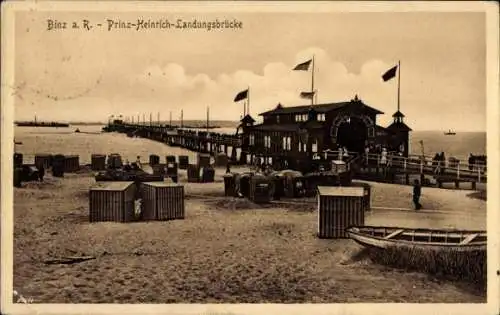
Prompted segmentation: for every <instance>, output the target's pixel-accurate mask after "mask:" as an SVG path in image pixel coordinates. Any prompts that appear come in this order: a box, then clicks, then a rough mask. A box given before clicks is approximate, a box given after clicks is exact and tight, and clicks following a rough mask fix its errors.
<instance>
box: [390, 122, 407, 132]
mask: <svg viewBox="0 0 500 315" xmlns="http://www.w3.org/2000/svg"><path fill="white" fill-rule="evenodd" d="M387 129H390V130H391V131H412V130H411V128H410V127H408V126H407V125H406V124H405V123H404V122H393V123H392V124H391V125H390V126H389V127H387Z"/></svg>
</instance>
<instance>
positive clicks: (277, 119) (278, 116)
mask: <svg viewBox="0 0 500 315" xmlns="http://www.w3.org/2000/svg"><path fill="white" fill-rule="evenodd" d="M276 122H277V123H278V124H279V123H280V115H276Z"/></svg>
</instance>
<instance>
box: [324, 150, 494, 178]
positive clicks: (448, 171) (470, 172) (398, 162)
mask: <svg viewBox="0 0 500 315" xmlns="http://www.w3.org/2000/svg"><path fill="white" fill-rule="evenodd" d="M342 155H343V159H344V160H348V159H352V158H353V156H359V159H356V160H355V161H358V164H359V166H360V167H362V168H379V169H386V170H387V169H390V170H392V171H395V172H399V173H402V174H425V175H431V176H434V177H436V178H437V179H438V180H441V181H475V182H478V183H481V182H486V181H487V173H486V171H487V167H486V165H484V164H482V163H474V164H469V163H468V162H467V161H461V160H458V159H456V160H453V161H434V160H433V159H432V158H431V157H426V156H416V155H412V156H409V157H402V156H399V155H395V154H387V155H385V156H384V155H382V154H376V153H368V154H366V153H365V154H358V153H348V154H347V155H345V153H344V154H342ZM342 155H341V152H339V151H329V152H328V153H327V156H328V158H329V159H332V158H333V159H338V158H340V156H342Z"/></svg>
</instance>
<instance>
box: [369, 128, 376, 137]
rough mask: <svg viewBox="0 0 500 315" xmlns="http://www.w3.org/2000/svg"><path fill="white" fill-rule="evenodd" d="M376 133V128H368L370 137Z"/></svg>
mask: <svg viewBox="0 0 500 315" xmlns="http://www.w3.org/2000/svg"><path fill="white" fill-rule="evenodd" d="M374 134H375V128H373V127H370V128H368V137H373V136H374Z"/></svg>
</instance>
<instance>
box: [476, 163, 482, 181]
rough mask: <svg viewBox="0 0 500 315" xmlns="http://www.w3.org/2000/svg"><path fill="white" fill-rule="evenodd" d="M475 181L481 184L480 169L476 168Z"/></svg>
mask: <svg viewBox="0 0 500 315" xmlns="http://www.w3.org/2000/svg"><path fill="white" fill-rule="evenodd" d="M477 180H478V182H479V183H480V182H481V167H479V166H478V167H477Z"/></svg>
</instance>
